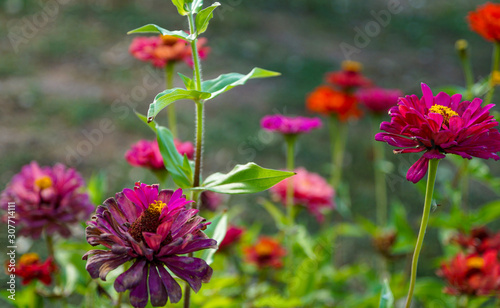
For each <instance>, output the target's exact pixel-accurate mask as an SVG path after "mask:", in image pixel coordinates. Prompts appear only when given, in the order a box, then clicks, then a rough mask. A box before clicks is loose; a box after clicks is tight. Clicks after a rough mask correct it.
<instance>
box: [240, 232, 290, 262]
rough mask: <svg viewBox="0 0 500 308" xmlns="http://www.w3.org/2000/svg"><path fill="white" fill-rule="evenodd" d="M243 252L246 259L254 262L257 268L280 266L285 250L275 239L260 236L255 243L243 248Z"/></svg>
mask: <svg viewBox="0 0 500 308" xmlns="http://www.w3.org/2000/svg"><path fill="white" fill-rule="evenodd" d="M245 254H246V259H247V261H248V262H251V263H254V264H256V265H257V266H258V267H259V268H265V267H274V268H281V267H283V261H282V259H283V257H284V256H285V255H286V250H285V248H283V246H281V245H280V243H279V242H278V241H276V240H275V239H273V238H271V237H267V236H261V237H260V238H259V240H258V241H257V243H256V244H255V245H253V246H251V247H247V248H245Z"/></svg>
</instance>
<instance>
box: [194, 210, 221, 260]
mask: <svg viewBox="0 0 500 308" xmlns="http://www.w3.org/2000/svg"><path fill="white" fill-rule="evenodd" d="M227 226H228V215H227V213H223V214H222V215H218V216H216V217H215V218H214V219H213V220H212V223H211V224H210V225H208V227H207V229H206V230H205V231H204V232H205V234H206V235H207V236H208V237H209V238H211V239H214V240H216V241H217V244H220V242H222V240H223V239H224V237H225V236H226V232H227ZM216 251H217V249H205V250H204V251H203V255H202V257H201V258H202V259H203V260H205V262H207V264H208V265H210V264H211V263H212V262H213V261H214V254H215V252H216Z"/></svg>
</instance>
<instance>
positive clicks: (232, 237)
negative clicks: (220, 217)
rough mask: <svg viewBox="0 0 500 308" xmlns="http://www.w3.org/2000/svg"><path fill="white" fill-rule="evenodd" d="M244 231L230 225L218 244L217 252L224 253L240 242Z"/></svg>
mask: <svg viewBox="0 0 500 308" xmlns="http://www.w3.org/2000/svg"><path fill="white" fill-rule="evenodd" d="M244 232H245V229H243V228H238V227H236V226H233V225H230V226H229V228H228V229H227V231H226V235H225V236H224V239H223V240H222V242H220V244H219V250H218V251H224V250H227V249H228V248H230V247H231V246H233V245H234V244H236V243H237V242H239V241H240V239H241V236H242V235H243V233H244Z"/></svg>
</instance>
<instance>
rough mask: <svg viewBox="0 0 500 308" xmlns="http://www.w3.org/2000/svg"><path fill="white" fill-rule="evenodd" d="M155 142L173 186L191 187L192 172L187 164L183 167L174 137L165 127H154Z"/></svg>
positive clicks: (182, 159)
mask: <svg viewBox="0 0 500 308" xmlns="http://www.w3.org/2000/svg"><path fill="white" fill-rule="evenodd" d="M156 131H157V140H158V145H159V147H160V152H161V156H162V157H163V162H164V164H165V168H166V169H167V170H168V171H169V172H170V175H171V176H172V179H173V180H174V182H175V184H177V185H178V186H179V187H180V188H189V187H191V186H193V185H192V179H193V171H192V169H191V168H190V165H189V164H188V167H186V166H185V165H184V157H183V156H182V155H181V154H180V153H179V152H178V151H177V148H176V147H175V144H174V136H173V135H172V133H171V132H170V130H169V129H168V128H166V127H162V126H159V125H156Z"/></svg>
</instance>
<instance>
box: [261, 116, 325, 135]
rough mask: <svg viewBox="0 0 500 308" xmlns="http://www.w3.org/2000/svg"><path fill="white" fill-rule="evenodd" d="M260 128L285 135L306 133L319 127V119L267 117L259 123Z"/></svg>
mask: <svg viewBox="0 0 500 308" xmlns="http://www.w3.org/2000/svg"><path fill="white" fill-rule="evenodd" d="M260 125H261V126H262V128H264V129H266V130H269V131H276V132H280V133H282V134H285V135H296V134H302V133H308V132H310V131H311V130H313V129H315V128H319V127H321V120H320V119H319V118H306V117H287V116H284V115H279V114H277V115H267V116H265V117H263V118H262V120H261V121H260Z"/></svg>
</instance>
